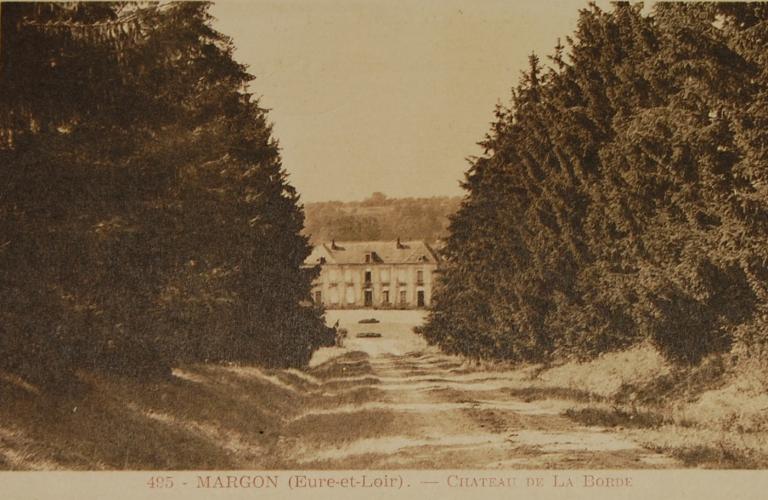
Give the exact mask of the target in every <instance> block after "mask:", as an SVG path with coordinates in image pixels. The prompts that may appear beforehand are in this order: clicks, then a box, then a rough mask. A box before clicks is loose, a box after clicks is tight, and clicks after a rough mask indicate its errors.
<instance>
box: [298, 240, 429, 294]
mask: <svg viewBox="0 0 768 500" xmlns="http://www.w3.org/2000/svg"><path fill="white" fill-rule="evenodd" d="M438 263H439V260H438V257H437V254H436V253H435V251H434V250H433V249H432V248H431V247H430V246H429V245H428V244H427V243H426V242H424V241H405V242H401V241H400V240H397V241H354V242H336V241H333V242H331V243H324V244H321V245H317V246H315V247H314V248H313V249H312V253H311V254H310V255H309V257H307V259H306V260H305V265H307V266H316V265H319V266H320V275H319V276H318V278H317V279H316V280H315V283H314V286H313V289H312V298H313V300H314V301H315V302H317V303H322V304H323V305H324V306H325V307H326V308H328V309H357V308H393V309H395V308H400V309H416V308H426V307H429V305H430V303H431V301H432V289H433V285H434V280H435V271H436V270H437V268H438Z"/></svg>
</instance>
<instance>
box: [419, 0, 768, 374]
mask: <svg viewBox="0 0 768 500" xmlns="http://www.w3.org/2000/svg"><path fill="white" fill-rule="evenodd" d="M641 8H642V7H641V6H630V5H628V4H626V3H619V4H617V5H615V7H614V8H613V10H611V11H610V12H604V11H602V10H601V9H599V8H597V7H596V6H590V7H589V8H586V9H584V10H582V11H581V14H580V17H579V21H578V28H577V29H576V32H575V33H573V34H572V35H571V36H569V37H567V38H566V39H565V43H564V44H558V46H557V47H555V49H554V52H553V53H552V55H551V56H550V57H549V58H548V61H547V62H546V64H543V63H542V61H541V60H540V59H539V58H538V57H537V56H535V55H533V56H531V57H530V68H529V70H528V71H527V72H525V74H524V75H523V77H522V79H521V81H520V83H519V84H518V85H517V86H516V87H515V89H514V92H513V98H512V103H511V105H510V106H509V107H500V108H499V109H497V110H496V119H495V123H494V125H493V126H492V128H491V130H490V132H489V133H488V135H487V137H486V138H485V140H484V141H483V145H484V147H485V152H486V153H485V155H483V156H482V157H481V158H479V159H477V160H476V161H475V162H474V164H473V165H472V167H471V168H470V170H469V171H468V172H467V175H466V180H465V183H464V187H465V189H466V191H467V193H468V197H467V198H466V200H465V201H464V202H463V203H462V206H461V208H460V210H459V211H458V213H457V214H456V215H455V216H454V217H453V218H452V221H451V224H450V236H449V237H448V239H447V246H446V248H445V252H444V253H445V256H446V257H447V260H448V264H447V268H446V269H445V272H444V274H443V281H442V287H441V288H440V289H439V290H438V292H437V294H436V297H435V300H436V304H437V305H436V306H435V308H434V311H433V312H432V314H431V317H430V320H429V324H428V325H427V327H426V329H425V335H426V337H427V338H428V339H429V340H430V341H431V342H433V343H436V344H438V345H440V346H442V347H443V348H444V349H446V350H448V351H450V352H459V353H464V354H467V355H470V356H473V357H478V358H496V359H511V360H542V359H543V360H546V359H552V358H556V357H577V358H587V357H592V356H595V355H597V354H599V353H602V352H606V351H609V350H613V349H618V348H622V347H625V346H627V345H630V344H633V343H637V342H640V341H642V340H644V339H649V340H650V341H651V342H653V343H654V345H656V346H657V347H658V348H659V349H660V350H661V352H662V353H664V354H665V355H666V356H667V357H668V358H670V359H673V360H675V361H677V362H680V363H696V362H697V361H699V360H700V359H701V358H702V356H705V355H707V354H709V353H713V352H724V351H728V350H731V349H733V352H736V353H741V354H742V355H749V356H758V357H759V356H761V355H763V353H764V352H765V345H766V340H767V339H768V335H766V332H768V7H767V6H766V5H765V4H741V3H740V4H736V3H716V4H706V3H659V4H656V6H655V7H654V8H653V11H652V13H651V14H650V15H644V14H643V13H642V12H641Z"/></svg>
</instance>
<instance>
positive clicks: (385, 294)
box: [381, 290, 389, 304]
mask: <svg viewBox="0 0 768 500" xmlns="http://www.w3.org/2000/svg"><path fill="white" fill-rule="evenodd" d="M381 303H382V304H389V290H382V292H381Z"/></svg>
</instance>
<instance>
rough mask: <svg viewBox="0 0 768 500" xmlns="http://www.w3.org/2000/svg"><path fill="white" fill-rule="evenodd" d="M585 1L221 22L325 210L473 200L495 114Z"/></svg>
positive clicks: (305, 12)
mask: <svg viewBox="0 0 768 500" xmlns="http://www.w3.org/2000/svg"><path fill="white" fill-rule="evenodd" d="M586 4H587V2H586V0H584V1H578V0H546V1H545V0H536V1H530V0H408V1H402V0H250V1H237V0H227V1H223V2H219V3H217V4H216V5H214V6H213V7H212V9H211V13H212V14H213V15H214V16H215V17H216V18H217V20H216V24H215V25H216V27H217V29H219V30H220V31H221V32H223V33H224V34H226V35H228V36H230V37H232V38H233V40H234V43H235V45H236V47H237V50H236V52H235V57H236V58H237V60H238V61H239V62H242V63H245V64H247V65H248V67H249V71H250V72H251V73H252V74H254V75H255V76H256V80H255V81H254V82H253V84H252V86H251V91H252V92H253V93H254V94H255V95H257V96H260V99H261V104H262V106H264V107H266V108H269V109H270V120H271V121H272V122H273V123H274V133H275V136H276V137H277V138H278V140H279V141H280V145H281V148H282V155H283V163H284V166H285V168H286V170H287V171H288V173H289V175H290V182H291V183H292V184H293V185H294V186H295V187H296V188H297V189H298V190H299V192H300V193H301V197H302V201H304V202H312V201H321V200H360V199H363V198H365V197H367V196H368V195H370V194H371V192H373V191H382V192H384V193H386V194H387V195H388V196H391V197H404V196H434V195H458V194H462V190H461V188H460V187H459V181H460V180H461V179H462V177H463V172H464V171H465V170H466V169H467V162H466V160H465V158H466V157H467V156H470V155H474V154H479V153H480V152H481V151H480V148H479V147H478V146H477V145H476V143H477V141H479V140H480V139H482V137H483V136H484V134H485V132H486V131H487V130H488V128H489V124H490V121H491V120H492V117H493V115H492V112H493V108H494V105H495V104H496V103H497V102H499V101H501V102H502V103H505V104H506V103H508V101H509V96H510V89H511V88H512V86H513V85H515V84H516V83H517V81H518V79H519V76H520V72H521V70H523V69H525V67H526V65H527V57H528V55H529V54H530V53H531V52H532V51H535V52H536V53H537V54H539V55H540V56H542V59H544V57H543V56H545V55H547V54H550V53H551V51H552V47H554V46H555V44H556V42H557V38H558V37H561V38H563V39H564V38H565V36H566V35H569V34H570V33H571V32H572V31H573V30H574V29H575V27H576V19H577V15H578V9H579V8H582V7H584V6H586ZM598 4H599V5H601V6H603V7H604V8H605V6H606V4H607V2H598Z"/></svg>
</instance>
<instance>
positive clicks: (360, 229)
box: [304, 192, 461, 243]
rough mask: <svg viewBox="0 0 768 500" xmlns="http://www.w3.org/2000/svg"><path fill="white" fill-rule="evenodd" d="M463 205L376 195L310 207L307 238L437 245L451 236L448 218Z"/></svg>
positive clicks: (307, 209) (456, 199)
mask: <svg viewBox="0 0 768 500" xmlns="http://www.w3.org/2000/svg"><path fill="white" fill-rule="evenodd" d="M460 202H461V198H460V197H458V196H455V197H451V196H434V197H431V198H389V197H387V196H386V195H385V194H384V193H380V192H375V193H373V194H372V195H371V196H370V197H368V198H366V199H364V200H362V201H349V202H342V201H322V202H315V203H307V204H306V205H305V207H304V209H305V212H306V223H305V228H304V234H306V235H308V236H309V237H310V238H311V241H312V242H313V243H321V242H328V241H331V240H333V239H335V240H337V241H375V240H395V239H397V238H402V239H403V240H426V241H428V242H430V243H434V242H437V241H438V240H440V239H442V238H443V237H445V236H446V235H447V227H448V217H449V216H450V215H451V214H453V213H454V212H456V210H458V208H459V204H460Z"/></svg>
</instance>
